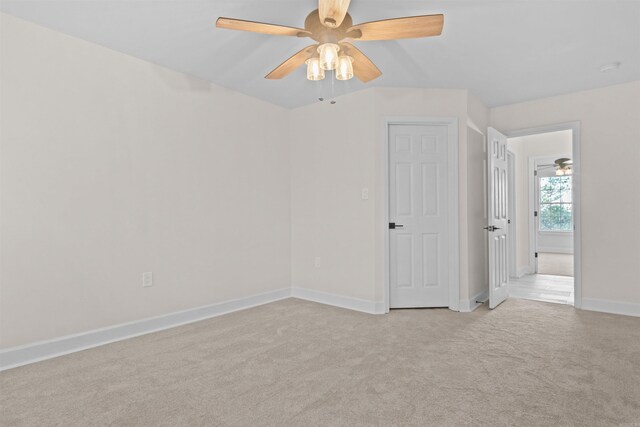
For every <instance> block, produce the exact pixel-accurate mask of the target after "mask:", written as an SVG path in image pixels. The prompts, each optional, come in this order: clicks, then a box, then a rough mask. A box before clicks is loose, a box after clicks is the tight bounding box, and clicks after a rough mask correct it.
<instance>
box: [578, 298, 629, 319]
mask: <svg viewBox="0 0 640 427" xmlns="http://www.w3.org/2000/svg"><path fill="white" fill-rule="evenodd" d="M580 308H582V309H583V310H591V311H600V312H602V313H611V314H623V315H626V316H636V317H640V304H634V303H629V302H620V301H608V300H604V299H594V298H582V306H581V307H580Z"/></svg>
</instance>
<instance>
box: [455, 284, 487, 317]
mask: <svg viewBox="0 0 640 427" xmlns="http://www.w3.org/2000/svg"><path fill="white" fill-rule="evenodd" d="M487 298H489V289H484V290H483V291H482V292H480V293H478V294H477V295H475V296H473V297H471V298H469V299H461V300H460V311H461V312H463V313H471V312H472V311H473V310H475V309H476V308H478V307H480V306H481V305H482V304H481V303H479V302H478V301H486V300H487Z"/></svg>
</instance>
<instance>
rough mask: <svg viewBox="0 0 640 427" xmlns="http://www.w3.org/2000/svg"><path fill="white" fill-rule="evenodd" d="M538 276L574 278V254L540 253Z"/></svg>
mask: <svg viewBox="0 0 640 427" xmlns="http://www.w3.org/2000/svg"><path fill="white" fill-rule="evenodd" d="M538 274H550V275H553V276H573V254H555V253H550V252H539V253H538Z"/></svg>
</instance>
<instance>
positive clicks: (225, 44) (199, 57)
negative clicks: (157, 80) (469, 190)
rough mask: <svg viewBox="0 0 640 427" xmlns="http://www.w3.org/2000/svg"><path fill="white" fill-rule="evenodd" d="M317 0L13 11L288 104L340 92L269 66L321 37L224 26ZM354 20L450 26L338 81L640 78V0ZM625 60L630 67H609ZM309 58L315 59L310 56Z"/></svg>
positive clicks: (376, 52) (367, 8) (484, 87)
mask: <svg viewBox="0 0 640 427" xmlns="http://www.w3.org/2000/svg"><path fill="white" fill-rule="evenodd" d="M316 7H317V1H314V0H127V1H125V0H29V1H26V0H2V1H1V2H0V9H1V10H2V11H4V12H7V13H9V14H11V15H14V16H17V17H20V18H23V19H25V20H28V21H32V22H35V23H38V24H41V25H43V26H46V27H49V28H52V29H55V30H58V31H61V32H64V33H67V34H70V35H73V36H76V37H79V38H81V39H85V40H88V41H91V42H94V43H98V44H101V45H103V46H106V47H109V48H111V49H114V50H117V51H120V52H124V53H126V54H129V55H133V56H136V57H138V58H142V59H145V60H147V61H151V62H154V63H157V64H160V65H163V66H166V67H168V68H171V69H174V70H177V71H181V72H184V73H187V74H191V75H193V76H197V77H200V78H203V79H206V80H209V81H211V82H213V83H216V84H218V85H221V86H224V87H227V88H230V89H234V90H237V91H239V92H242V93H245V94H248V95H251V96H255V97H257V98H261V99H263V100H266V101H269V102H272V103H274V104H278V105H281V106H284V107H297V106H301V105H305V104H310V103H312V102H316V101H317V98H318V97H319V96H323V97H326V98H329V97H330V96H331V86H332V82H331V81H330V79H325V81H323V82H320V83H317V82H309V81H307V80H306V79H305V77H304V70H303V69H302V68H301V69H299V70H297V71H296V72H295V73H294V74H291V75H290V76H288V77H287V78H285V79H283V80H280V81H271V80H265V79H264V78H263V76H264V75H265V74H267V73H268V72H269V71H270V70H271V69H273V68H275V67H276V66H277V65H278V64H280V63H281V62H282V61H283V60H284V59H286V58H287V57H289V56H290V55H291V54H293V53H294V52H296V51H297V50H299V49H301V48H302V47H304V46H306V45H308V44H310V43H309V41H310V40H309V39H298V38H293V37H274V36H266V35H261V34H252V33H244V32H237V31H230V30H223V29H217V28H215V26H214V23H215V20H216V18H217V17H219V16H226V17H233V18H241V19H248V20H255V21H262V22H271V23H277V24H283V25H289V26H298V27H299V26H303V22H304V18H305V16H306V15H307V14H308V13H309V12H310V11H311V10H313V9H315V8H316ZM350 13H351V15H352V16H353V19H354V23H360V22H366V21H371V20H378V19H385V18H392V17H399V16H407V15H421V14H430V13H444V14H445V26H444V31H443V34H442V36H441V37H434V38H427V39H412V40H402V41H379V42H360V43H356V44H358V46H359V47H360V48H361V49H362V50H363V51H364V52H365V53H366V54H367V55H368V56H369V57H370V58H371V59H372V60H373V61H374V62H375V63H376V64H377V65H378V67H379V68H380V69H381V70H382V72H383V76H382V77H381V78H380V79H378V80H375V81H374V82H371V83H369V84H368V85H364V84H362V83H360V82H359V81H357V80H356V79H353V80H351V81H348V82H339V81H335V82H334V89H333V90H334V91H335V94H336V95H338V94H342V93H346V92H353V91H356V90H359V89H362V88H365V87H367V86H397V87H430V88H455V89H469V90H471V91H472V92H473V93H475V94H476V95H477V96H479V97H480V99H482V101H483V102H484V103H485V104H486V105H488V106H490V107H493V106H498V105H505V104H510V103H515V102H521V101H526V100H530V99H536V98H542V97H547V96H553V95H558V94H562V93H567V92H574V91H578V90H584V89H591V88H596V87H601V86H607V85H611V84H617V83H623V82H627V81H631V80H638V79H640V1H637V0H626V1H621V0H600V1H589V0H552V1H547V0H528V1H522V0H521V1H518V0H505V1H502V0H501V1H495V0H473V1H463V0H454V1H415V0H352V4H351V7H350ZM613 61H620V62H621V63H622V66H621V67H620V69H618V70H616V71H612V72H608V73H603V72H601V71H600V68H601V67H602V66H603V65H605V64H607V63H610V62H613ZM303 68H304V67H303Z"/></svg>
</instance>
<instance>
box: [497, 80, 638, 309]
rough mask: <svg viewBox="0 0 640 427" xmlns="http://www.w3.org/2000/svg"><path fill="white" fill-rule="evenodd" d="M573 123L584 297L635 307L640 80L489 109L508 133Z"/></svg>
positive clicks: (636, 294) (636, 301) (636, 285)
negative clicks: (577, 138)
mask: <svg viewBox="0 0 640 427" xmlns="http://www.w3.org/2000/svg"><path fill="white" fill-rule="evenodd" d="M576 120H579V121H580V122H581V128H580V131H581V155H582V171H581V174H582V192H581V197H582V288H583V289H582V291H583V297H584V298H585V299H588V300H591V301H592V302H593V301H614V302H617V303H625V304H635V305H636V307H637V305H638V304H640V228H638V218H640V191H639V190H638V183H640V167H638V165H639V164H640V81H636V82H632V83H627V84H623V85H616V86H609V87H606V88H602V89H596V90H590V91H584V92H577V93H572V94H568V95H562V96H557V97H553V98H546V99H541V100H537V101H531V102H525V103H521V104H515V105H509V106H505V107H498V108H494V109H492V110H491V123H492V126H494V127H495V128H496V129H499V130H501V131H503V132H506V131H511V130H517V129H524V128H531V127H537V126H544V125H550V124H556V123H563V122H570V121H576ZM603 171H612V173H603ZM601 306H604V305H601Z"/></svg>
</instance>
